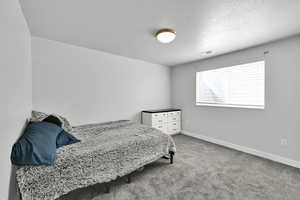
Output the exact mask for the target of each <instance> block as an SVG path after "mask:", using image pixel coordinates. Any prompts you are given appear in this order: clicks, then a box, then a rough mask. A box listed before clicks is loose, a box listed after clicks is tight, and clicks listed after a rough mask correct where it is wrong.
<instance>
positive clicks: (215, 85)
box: [196, 61, 265, 109]
mask: <svg viewBox="0 0 300 200" xmlns="http://www.w3.org/2000/svg"><path fill="white" fill-rule="evenodd" d="M264 97H265V62H264V61H259V62H253V63H247V64H242V65H236V66H232V67H225V68H220V69H215V70H209V71H201V72H197V74H196V104H197V105H207V106H224V107H246V108H260V109H263V108H264V106H265V98H264Z"/></svg>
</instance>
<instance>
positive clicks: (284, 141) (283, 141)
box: [280, 138, 288, 145]
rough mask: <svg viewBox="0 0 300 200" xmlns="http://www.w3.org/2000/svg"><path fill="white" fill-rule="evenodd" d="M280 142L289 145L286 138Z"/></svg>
mask: <svg viewBox="0 0 300 200" xmlns="http://www.w3.org/2000/svg"><path fill="white" fill-rule="evenodd" d="M280 144H281V145H287V144H288V141H287V139H284V138H283V139H281V140H280Z"/></svg>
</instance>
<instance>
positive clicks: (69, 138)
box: [56, 130, 80, 148]
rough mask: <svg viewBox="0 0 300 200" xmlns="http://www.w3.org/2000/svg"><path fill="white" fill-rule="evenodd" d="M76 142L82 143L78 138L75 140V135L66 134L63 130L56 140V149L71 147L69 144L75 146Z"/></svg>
mask: <svg viewBox="0 0 300 200" xmlns="http://www.w3.org/2000/svg"><path fill="white" fill-rule="evenodd" d="M76 142H80V140H78V139H77V138H75V137H74V136H73V135H71V134H70V133H68V132H66V131H65V130H62V131H61V132H60V133H59V134H58V136H57V139H56V148H59V147H62V146H65V145H69V144H74V143H76Z"/></svg>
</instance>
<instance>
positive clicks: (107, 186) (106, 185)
mask: <svg viewBox="0 0 300 200" xmlns="http://www.w3.org/2000/svg"><path fill="white" fill-rule="evenodd" d="M174 155H175V153H174V152H173V151H170V152H169V157H167V156H163V157H162V158H164V159H168V160H170V164H173V162H174ZM143 170H144V167H141V168H139V169H138V170H136V171H143ZM131 175H132V173H131V174H128V175H126V176H125V182H126V183H127V184H129V183H131V180H132V179H131V177H132V176H131ZM110 187H111V182H107V183H104V193H109V192H110Z"/></svg>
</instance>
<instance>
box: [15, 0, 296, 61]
mask: <svg viewBox="0 0 300 200" xmlns="http://www.w3.org/2000/svg"><path fill="white" fill-rule="evenodd" d="M20 2H21V4H22V7H23V10H24V13H25V16H26V18H27V21H28V23H29V27H30V30H31V33H32V34H33V35H34V36H39V37H44V38H47V39H52V40H57V41H61V42H66V43H70V44H74V45H78V46H83V47H87V48H92V49H98V50H102V51H106V52H110V53H113V54H118V55H122V56H126V57H131V58H137V59H141V60H145V61H149V62H153V63H159V64H164V65H176V64H180V63H185V62H190V61H193V60H198V59H203V58H206V57H209V56H215V55H219V54H223V53H228V52H231V51H235V50H239V49H243V48H247V47H250V46H255V45H259V44H262V43H266V42H269V41H273V40H277V39H280V38H284V37H287V36H291V35H296V34H298V33H300V0H186V1H185V0H39V1H37V0H20ZM160 28H172V29H174V30H175V31H176V32H177V37H176V40H175V41H174V42H173V43H170V44H160V43H158V42H157V41H156V40H155V38H154V37H153V34H154V33H155V31H157V30H158V29H160ZM206 51H212V52H213V53H212V54H210V55H206V54H205V53H204V52H206Z"/></svg>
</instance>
